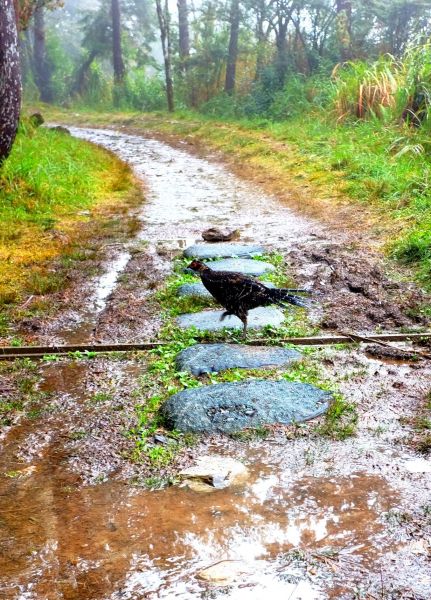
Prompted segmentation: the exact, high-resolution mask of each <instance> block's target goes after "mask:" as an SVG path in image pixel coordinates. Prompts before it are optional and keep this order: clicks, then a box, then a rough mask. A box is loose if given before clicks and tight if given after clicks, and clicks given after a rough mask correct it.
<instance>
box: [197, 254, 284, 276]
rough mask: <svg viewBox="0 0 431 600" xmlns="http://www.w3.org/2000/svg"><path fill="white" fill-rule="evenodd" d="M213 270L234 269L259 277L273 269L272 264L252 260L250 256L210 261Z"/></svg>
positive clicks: (236, 271) (237, 271)
mask: <svg viewBox="0 0 431 600" xmlns="http://www.w3.org/2000/svg"><path fill="white" fill-rule="evenodd" d="M209 266H211V269H212V270H213V271H234V272H235V273H243V274H244V275H254V276H256V277H259V276H260V275H265V273H271V272H272V271H275V267H274V265H271V264H270V263H267V262H264V261H262V260H252V259H251V258H225V259H222V260H215V261H214V262H211V265H209Z"/></svg>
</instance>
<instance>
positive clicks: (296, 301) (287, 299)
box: [271, 288, 312, 308]
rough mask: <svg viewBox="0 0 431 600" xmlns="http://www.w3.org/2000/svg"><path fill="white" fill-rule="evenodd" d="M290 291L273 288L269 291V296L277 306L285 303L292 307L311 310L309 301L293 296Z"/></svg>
mask: <svg viewBox="0 0 431 600" xmlns="http://www.w3.org/2000/svg"><path fill="white" fill-rule="evenodd" d="M291 291H292V290H290V289H282V288H281V289H280V288H273V289H271V296H272V299H273V300H274V301H275V302H276V303H277V304H285V303H287V304H293V305H294V306H301V307H302V308H311V306H312V303H311V302H310V300H308V299H307V298H303V297H301V296H295V295H294V294H292V293H291Z"/></svg>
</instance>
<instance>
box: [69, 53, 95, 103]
mask: <svg viewBox="0 0 431 600" xmlns="http://www.w3.org/2000/svg"><path fill="white" fill-rule="evenodd" d="M96 56H97V52H96V50H92V51H91V52H90V54H89V55H88V56H87V58H86V59H85V60H84V62H83V63H82V65H81V66H80V67H79V69H78V72H77V75H76V80H75V83H74V85H73V87H72V92H71V95H72V96H82V94H83V93H84V89H85V78H86V76H87V73H88V70H89V69H90V67H91V63H92V62H93V60H94V59H95V58H96Z"/></svg>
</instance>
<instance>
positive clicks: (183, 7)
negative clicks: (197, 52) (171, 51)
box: [177, 0, 190, 71]
mask: <svg viewBox="0 0 431 600" xmlns="http://www.w3.org/2000/svg"><path fill="white" fill-rule="evenodd" d="M177 6H178V36H179V50H180V61H181V68H182V70H183V71H186V70H187V59H188V58H189V56H190V35H189V20H188V13H189V9H188V6H187V0H178V1H177Z"/></svg>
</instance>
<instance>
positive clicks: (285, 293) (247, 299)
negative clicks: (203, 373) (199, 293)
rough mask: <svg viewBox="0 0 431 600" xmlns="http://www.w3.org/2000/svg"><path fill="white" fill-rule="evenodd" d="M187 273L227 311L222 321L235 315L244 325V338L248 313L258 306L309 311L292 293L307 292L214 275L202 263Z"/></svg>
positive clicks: (236, 276) (193, 264)
mask: <svg viewBox="0 0 431 600" xmlns="http://www.w3.org/2000/svg"><path fill="white" fill-rule="evenodd" d="M187 269H189V270H192V271H194V272H195V273H197V274H198V275H200V278H201V280H202V283H203V284H204V286H205V287H206V289H207V290H208V291H209V293H210V294H211V295H212V296H214V298H215V299H216V300H217V302H219V303H220V304H221V305H222V306H224V308H225V309H226V311H225V312H224V313H223V315H222V319H224V318H225V317H227V316H228V315H236V316H237V317H239V318H240V319H241V321H242V322H243V323H244V338H245V337H246V335H247V315H248V311H249V310H251V309H253V308H257V307H258V306H269V305H270V304H280V305H283V304H285V303H288V304H293V305H295V306H301V307H303V308H308V307H309V303H308V302H307V300H306V299H305V298H301V297H300V296H295V295H294V293H292V292H296V293H298V292H306V291H307V290H292V289H280V288H268V287H266V285H265V284H263V283H261V282H260V281H257V280H256V279H254V278H253V277H247V275H243V274H242V273H234V272H232V271H214V270H213V269H211V268H210V267H209V266H208V265H206V264H205V263H202V262H200V261H198V260H194V261H193V262H191V263H190V265H189V266H188V267H187Z"/></svg>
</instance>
